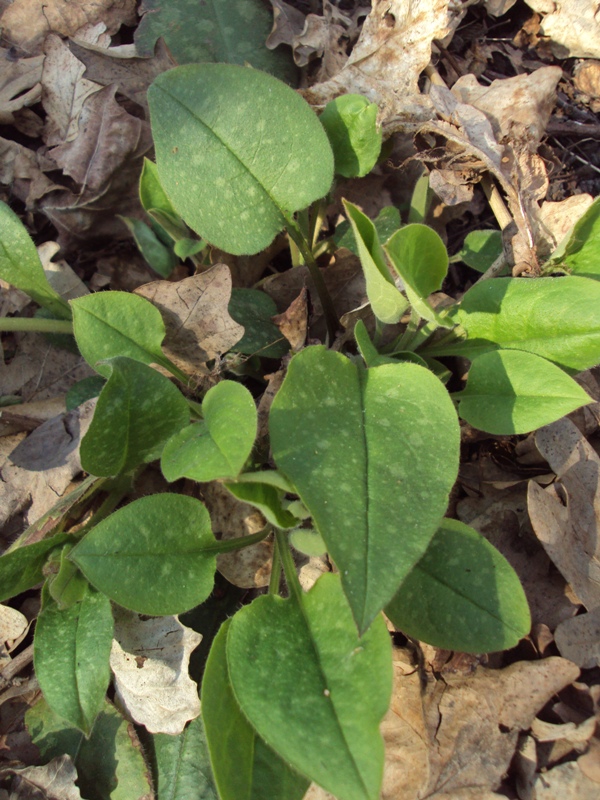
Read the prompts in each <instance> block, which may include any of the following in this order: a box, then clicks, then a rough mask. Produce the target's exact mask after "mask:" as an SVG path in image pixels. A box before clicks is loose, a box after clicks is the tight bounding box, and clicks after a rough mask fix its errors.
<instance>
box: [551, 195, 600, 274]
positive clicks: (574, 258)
mask: <svg viewBox="0 0 600 800" xmlns="http://www.w3.org/2000/svg"><path fill="white" fill-rule="evenodd" d="M555 262H556V263H558V264H559V265H561V266H564V267H566V268H567V269H569V270H570V271H571V273H572V274H573V275H581V276H582V277H587V278H593V279H595V280H598V279H599V278H600V197H597V198H596V199H595V200H594V202H593V203H592V205H591V206H590V207H589V208H588V210H587V211H586V212H585V214H584V215H583V216H582V217H581V219H580V220H579V221H578V222H576V223H575V226H574V227H573V231H572V233H571V234H570V236H569V237H568V239H567V240H566V242H561V243H560V244H559V246H558V248H557V250H556V252H555V253H553V254H552V256H551V257H550V263H555Z"/></svg>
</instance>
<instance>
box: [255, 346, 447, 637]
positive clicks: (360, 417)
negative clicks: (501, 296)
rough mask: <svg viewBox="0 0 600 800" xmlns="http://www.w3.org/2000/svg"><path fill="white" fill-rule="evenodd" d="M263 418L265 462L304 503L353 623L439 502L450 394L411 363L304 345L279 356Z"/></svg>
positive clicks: (418, 547)
mask: <svg viewBox="0 0 600 800" xmlns="http://www.w3.org/2000/svg"><path fill="white" fill-rule="evenodd" d="M269 427H270V432H271V446H272V449H273V457H274V459H275V462H276V464H277V466H278V468H279V469H280V470H281V472H283V473H284V475H286V476H287V477H288V478H289V479H290V480H291V481H292V482H293V484H294V486H295V487H296V490H297V492H298V493H299V495H300V498H301V499H302V501H303V502H304V504H305V505H306V506H307V508H308V509H309V511H310V512H311V514H312V516H313V519H314V522H315V525H316V527H317V529H318V531H319V533H320V534H321V535H322V537H323V539H324V540H325V542H326V544H327V548H328V551H329V553H330V554H331V556H332V558H333V560H334V561H335V563H336V564H337V566H338V568H339V570H340V574H341V577H342V582H343V585H344V590H345V592H346V595H347V597H348V600H349V602H350V606H351V608H352V612H353V614H354V617H355V619H356V621H357V624H358V626H359V629H360V630H361V631H364V630H366V628H367V627H368V626H369V624H370V622H371V621H372V620H373V619H374V618H375V616H376V615H377V613H378V612H379V611H380V610H381V609H382V608H383V607H384V606H385V605H386V604H387V603H388V602H389V601H390V599H391V598H392V597H393V595H394V593H395V591H396V589H397V588H398V586H399V585H400V583H401V582H402V580H404V578H405V577H406V575H407V574H408V573H409V572H410V570H411V569H412V568H413V566H414V565H415V564H416V562H417V561H418V560H419V558H421V556H422V555H423V553H424V552H425V550H426V549H427V546H428V544H429V541H430V540H431V538H432V536H433V535H434V533H435V531H436V530H437V528H438V525H439V523H440V520H441V519H442V517H443V515H444V512H445V510H446V504H447V502H448V493H449V491H450V489H451V487H452V485H453V483H454V480H455V478H456V473H457V469H458V448H459V427H458V418H457V416H456V412H455V410H454V406H453V404H452V401H451V400H450V397H449V396H448V393H447V392H446V390H445V389H444V387H443V386H442V384H441V383H440V382H439V381H438V379H437V378H436V377H434V375H432V373H431V372H430V371H429V370H427V369H424V368H423V367H420V366H418V365H417V364H409V363H397V364H384V365H382V366H378V367H374V368H372V369H368V370H365V369H363V368H362V367H360V365H358V364H354V363H352V362H351V361H350V360H349V359H347V358H345V357H344V356H342V355H341V354H339V353H335V352H331V351H327V350H326V349H325V348H324V347H308V348H306V349H305V350H303V351H302V352H300V353H298V355H296V356H294V358H293V359H292V361H291V362H290V366H289V369H288V374H287V376H286V378H285V380H284V382H283V385H282V387H281V389H280V390H279V392H278V394H277V395H276V397H275V400H274V402H273V406H272V408H271V414H270V420H269ZM390 553H393V554H394V557H393V558H391V557H390Z"/></svg>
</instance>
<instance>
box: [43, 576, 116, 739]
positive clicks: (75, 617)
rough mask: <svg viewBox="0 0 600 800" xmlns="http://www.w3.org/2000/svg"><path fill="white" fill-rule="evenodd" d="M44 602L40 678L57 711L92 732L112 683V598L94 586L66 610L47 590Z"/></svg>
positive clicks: (69, 721)
mask: <svg viewBox="0 0 600 800" xmlns="http://www.w3.org/2000/svg"><path fill="white" fill-rule="evenodd" d="M42 600H43V603H42V610H41V612H40V615H39V617H38V621H37V624H36V629H35V640H34V666H35V674H36V677H37V679H38V681H39V684H40V688H41V690H42V692H43V693H44V697H45V698H46V700H47V701H48V705H49V706H50V708H51V709H52V710H53V711H54V713H55V714H57V715H58V716H59V717H61V718H62V719H64V720H65V721H66V722H67V723H68V724H69V725H70V726H72V727H75V728H78V729H79V730H81V731H83V733H85V734H86V736H89V734H90V732H91V730H92V726H93V724H94V720H95V719H96V717H97V716H98V714H99V713H100V711H101V710H102V706H103V705H104V696H105V694H106V690H107V688H108V684H109V682H110V667H109V663H108V661H109V656H110V649H111V645H112V638H113V618H112V611H111V607H110V600H109V599H108V598H107V597H105V596H104V595H103V594H101V593H100V592H96V591H95V590H94V589H92V588H91V587H88V588H87V590H86V592H85V593H84V595H83V598H82V600H81V602H79V603H75V604H74V605H72V606H71V607H70V608H68V609H66V610H64V611H61V610H60V609H59V607H58V605H57V604H56V603H55V601H54V600H53V599H52V598H51V597H50V595H49V594H48V593H47V592H44V593H43V596H42Z"/></svg>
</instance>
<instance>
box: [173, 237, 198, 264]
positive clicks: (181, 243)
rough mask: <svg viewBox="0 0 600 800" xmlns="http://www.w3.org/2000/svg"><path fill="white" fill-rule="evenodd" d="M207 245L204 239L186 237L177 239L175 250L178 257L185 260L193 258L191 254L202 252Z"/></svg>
mask: <svg viewBox="0 0 600 800" xmlns="http://www.w3.org/2000/svg"><path fill="white" fill-rule="evenodd" d="M205 247H206V242H203V241H202V239H189V238H187V237H186V238H185V239H179V240H178V241H176V242H175V244H174V246H173V250H174V251H175V255H176V256H177V257H178V258H180V259H181V260H182V261H185V259H186V258H191V256H195V255H196V254H197V253H200V252H201V251H202V250H204V248H205Z"/></svg>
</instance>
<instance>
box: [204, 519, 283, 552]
mask: <svg viewBox="0 0 600 800" xmlns="http://www.w3.org/2000/svg"><path fill="white" fill-rule="evenodd" d="M272 530H273V526H272V525H265V527H264V528H263V529H262V531H259V532H258V533H252V534H250V536H240V537H239V538H237V539H221V540H220V541H218V542H215V543H214V544H211V545H210V546H209V547H205V548H204V552H205V553H232V552H234V551H235V550H242V549H243V548H244V547H250V546H251V545H253V544H258V543H259V542H262V541H264V540H265V539H266V538H267V536H269V535H270V534H271V532H272Z"/></svg>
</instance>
